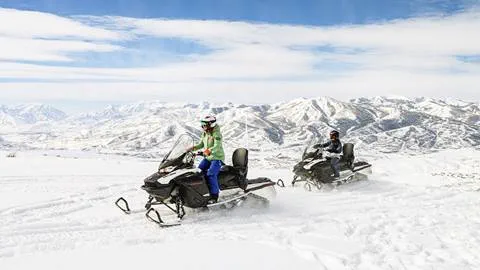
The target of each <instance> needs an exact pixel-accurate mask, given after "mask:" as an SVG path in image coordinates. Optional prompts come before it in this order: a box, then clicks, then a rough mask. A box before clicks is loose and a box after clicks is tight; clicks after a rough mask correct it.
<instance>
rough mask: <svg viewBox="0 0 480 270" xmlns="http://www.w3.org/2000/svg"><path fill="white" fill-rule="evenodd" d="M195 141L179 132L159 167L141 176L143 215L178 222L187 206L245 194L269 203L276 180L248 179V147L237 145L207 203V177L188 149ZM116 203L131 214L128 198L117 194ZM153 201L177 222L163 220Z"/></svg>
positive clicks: (227, 201)
mask: <svg viewBox="0 0 480 270" xmlns="http://www.w3.org/2000/svg"><path fill="white" fill-rule="evenodd" d="M193 145H194V140H193V137H192V136H190V135H187V134H184V135H181V136H180V137H179V138H178V140H177V141H176V143H175V144H174V146H173V147H172V149H171V150H170V151H169V152H168V153H167V154H166V155H165V157H164V158H163V160H162V161H161V162H160V165H159V167H158V171H157V172H155V173H153V174H152V175H150V176H148V177H147V178H145V179H144V181H143V182H144V184H143V185H142V186H141V188H142V189H143V190H145V191H146V192H147V193H148V200H147V202H146V204H145V209H146V213H145V216H146V217H147V219H148V220H150V221H153V222H155V223H157V224H159V225H160V226H161V227H167V226H173V225H180V221H181V219H182V218H183V217H184V216H185V207H188V208H194V209H195V208H203V209H209V208H210V209H211V208H217V207H220V208H231V207H234V206H237V205H240V204H241V203H242V202H243V201H245V200H246V199H247V198H253V199H255V200H257V201H260V202H261V203H262V204H268V203H269V199H270V198H272V197H273V196H275V194H276V191H275V187H274V186H275V183H274V182H272V181H271V180H270V179H268V178H265V177H261V178H256V179H247V173H248V150H247V149H245V148H238V149H236V150H235V151H234V152H233V156H232V163H233V164H232V165H223V166H222V168H221V169H220V173H219V175H218V182H219V186H220V190H221V192H220V197H219V199H218V202H216V203H209V199H210V194H209V189H208V184H207V179H206V178H205V176H204V174H203V173H202V172H201V170H200V169H198V168H196V167H195V166H194V162H195V157H196V156H198V155H199V153H194V152H193V151H190V150H188V149H191V147H192V146H193ZM115 204H116V205H117V207H118V208H120V209H121V210H122V211H123V212H124V213H126V214H130V213H132V211H131V210H130V207H129V204H128V202H127V200H125V199H124V198H123V197H120V198H119V199H118V200H117V201H116V202H115ZM154 205H160V206H164V207H166V209H169V210H170V211H172V212H173V213H174V214H175V215H176V216H177V218H176V219H177V221H176V222H164V220H163V219H162V216H161V215H160V213H159V212H158V211H157V210H156V209H155V208H153V207H152V206H154ZM137 212H138V211H137Z"/></svg>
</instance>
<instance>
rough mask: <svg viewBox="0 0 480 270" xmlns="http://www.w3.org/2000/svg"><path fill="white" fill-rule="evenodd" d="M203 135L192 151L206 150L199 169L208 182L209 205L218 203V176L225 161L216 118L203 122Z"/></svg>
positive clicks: (207, 117)
mask: <svg viewBox="0 0 480 270" xmlns="http://www.w3.org/2000/svg"><path fill="white" fill-rule="evenodd" d="M200 122H201V124H202V129H203V133H202V136H201V137H200V141H199V143H198V144H197V145H195V146H194V147H193V148H192V150H193V151H196V150H199V149H202V148H204V150H203V156H204V157H205V158H204V159H203V160H202V161H201V162H200V164H199V165H198V168H200V169H201V170H202V173H203V174H204V175H205V177H206V179H207V180H208V189H209V191H210V199H209V201H208V203H216V202H217V200H218V194H219V193H220V188H219V185H218V174H219V172H220V168H221V167H222V164H223V161H224V160H225V153H224V152H223V146H222V134H221V133H220V126H218V125H217V119H216V118H215V116H212V115H208V116H206V117H205V118H203V119H202V120H201V121H200Z"/></svg>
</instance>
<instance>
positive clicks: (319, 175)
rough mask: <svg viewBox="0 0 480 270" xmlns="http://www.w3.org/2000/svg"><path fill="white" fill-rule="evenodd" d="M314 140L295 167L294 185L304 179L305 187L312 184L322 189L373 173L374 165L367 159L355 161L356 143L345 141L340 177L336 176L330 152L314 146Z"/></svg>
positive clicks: (356, 179)
mask: <svg viewBox="0 0 480 270" xmlns="http://www.w3.org/2000/svg"><path fill="white" fill-rule="evenodd" d="M314 145H315V144H314V141H313V140H312V141H311V142H310V143H309V144H308V145H307V147H306V148H305V150H304V152H303V154H302V160H301V161H300V162H298V163H297V164H296V165H295V166H294V168H293V173H294V177H293V181H292V186H294V185H295V183H297V182H301V181H304V182H306V183H305V188H306V189H307V190H311V189H312V186H314V187H317V188H318V189H322V188H323V187H324V186H325V185H334V186H336V185H341V184H345V183H350V182H353V181H358V180H363V179H367V178H368V175H369V174H371V173H372V171H371V167H372V165H371V164H369V163H368V162H365V161H355V155H354V152H353V148H354V145H353V144H352V143H345V144H344V145H343V152H342V154H341V155H339V156H338V157H339V158H340V177H334V176H333V171H332V168H331V166H330V158H331V156H330V153H328V152H326V151H323V149H322V148H314V147H313V146H314Z"/></svg>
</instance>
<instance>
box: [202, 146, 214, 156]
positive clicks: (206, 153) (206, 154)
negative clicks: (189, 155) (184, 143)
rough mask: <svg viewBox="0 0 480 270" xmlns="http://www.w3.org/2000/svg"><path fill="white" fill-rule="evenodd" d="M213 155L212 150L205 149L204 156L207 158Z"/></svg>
mask: <svg viewBox="0 0 480 270" xmlns="http://www.w3.org/2000/svg"><path fill="white" fill-rule="evenodd" d="M211 153H212V151H210V149H208V148H207V149H205V151H203V154H204V155H205V156H206V157H208V156H210V154H211Z"/></svg>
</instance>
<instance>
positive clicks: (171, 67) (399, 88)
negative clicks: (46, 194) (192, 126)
mask: <svg viewBox="0 0 480 270" xmlns="http://www.w3.org/2000/svg"><path fill="white" fill-rule="evenodd" d="M479 33H480V0H477V1H471V0H467V1H461V0H460V1H444V0H424V1H420V0H417V1H415V0H410V1H406V0H401V1H400V0H364V1H355V0H351V1H349V0H331V1H326V0H317V1H313V0H303V1H302V0H203V1H202V0H198V1H194V0H188V1H187V0H167V1H162V0H135V1H134V0H132V1H127V0H103V1H97V0H83V1H76V0H28V1H22V0H0V104H6V105H9V104H17V103H29V102H40V103H48V104H53V105H55V106H57V107H60V108H62V109H64V110H66V111H69V110H70V111H81V110H84V109H94V108H100V107H102V106H105V105H106V104H121V103H128V102H137V101H140V100H160V101H164V102H201V101H209V102H213V103H222V102H234V103H249V104H258V103H273V102H280V101H287V100H291V99H294V98H299V97H307V98H308V97H318V96H330V97H333V98H336V99H340V100H349V99H351V98H356V97H371V96H379V95H381V96H406V97H418V96H424V97H432V98H458V99H463V100H471V101H479V100H480V34H479Z"/></svg>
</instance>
